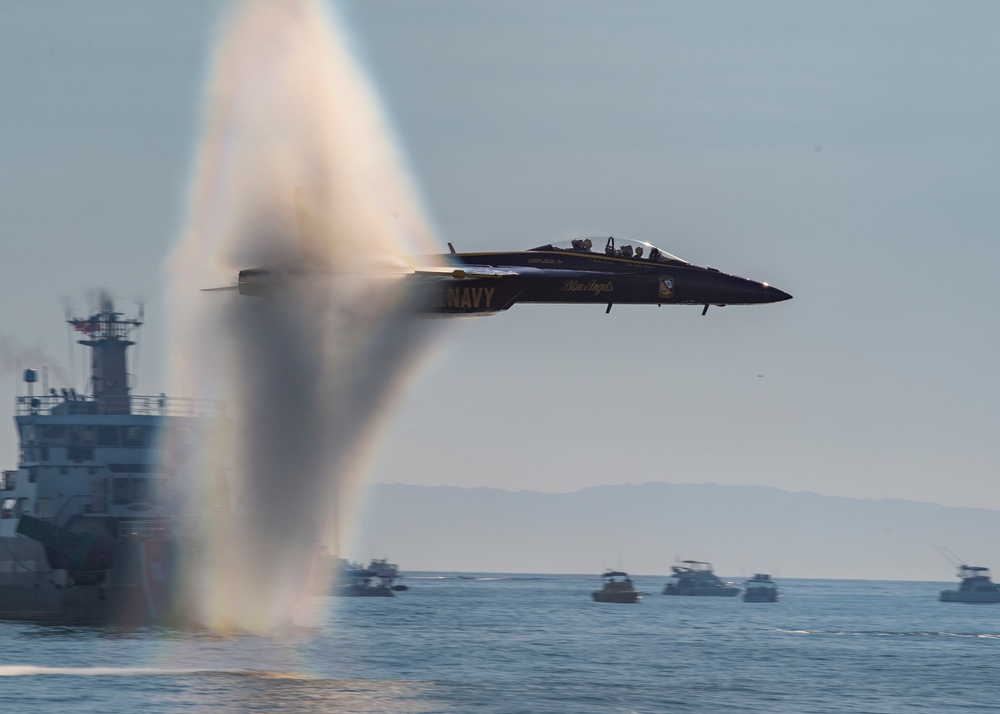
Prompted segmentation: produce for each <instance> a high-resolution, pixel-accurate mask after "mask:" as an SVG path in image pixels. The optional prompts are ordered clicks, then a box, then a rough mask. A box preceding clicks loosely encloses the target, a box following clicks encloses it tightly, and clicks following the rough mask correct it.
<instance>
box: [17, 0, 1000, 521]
mask: <svg viewBox="0 0 1000 714" xmlns="http://www.w3.org/2000/svg"><path fill="white" fill-rule="evenodd" d="M222 7H223V5H221V4H213V3H209V2H204V1H203V0H191V1H190V2H171V3H152V2H147V3H137V2H134V1H133V0H120V1H117V2H111V1H92V2H89V3H86V4H80V5H76V4H71V3H62V2H33V3H26V2H13V1H11V0H0V271H2V277H0V367H2V368H3V369H4V371H3V374H2V381H0V404H3V403H6V404H10V402H11V400H12V398H13V396H14V392H15V388H16V384H17V375H16V374H15V372H14V369H13V365H14V362H15V358H16V355H17V354H18V353H19V351H20V352H21V353H24V352H26V351H29V350H43V351H44V352H46V353H47V354H48V355H50V356H51V357H50V360H49V364H50V366H51V367H52V368H54V367H55V366H56V365H61V366H62V367H63V368H64V369H65V370H67V371H69V370H70V369H71V368H72V367H73V364H72V363H71V362H70V360H69V358H68V356H67V354H68V351H67V344H68V337H67V331H66V329H65V326H64V325H63V324H62V319H63V312H64V304H65V303H66V302H67V301H69V302H71V303H73V304H74V305H75V307H76V312H78V313H81V314H82V313H85V312H86V310H87V309H88V299H87V292H88V291H90V290H93V289H95V288H99V287H108V288H110V289H111V290H112V292H113V293H114V294H116V295H117V296H118V297H119V302H120V305H121V306H122V307H124V308H126V309H129V310H130V309H131V307H132V304H133V303H132V301H133V300H135V299H137V298H140V299H142V300H143V301H144V302H145V305H146V317H147V319H148V327H146V328H144V333H143V335H142V336H143V343H142V349H141V353H140V355H139V363H138V373H139V381H138V386H137V391H138V392H139V393H158V392H160V391H161V390H162V389H164V388H165V385H166V373H167V364H166V358H165V354H164V353H165V344H166V341H167V340H168V336H167V334H166V326H165V322H164V320H165V318H164V297H163V293H164V269H163V261H164V258H165V257H166V255H167V254H168V253H169V251H170V249H171V247H172V245H173V243H174V241H175V239H176V235H177V233H178V231H179V230H180V227H181V225H182V223H183V213H184V208H185V200H186V197H187V191H188V178H189V174H190V171H191V165H192V162H193V153H194V142H195V141H196V138H197V132H198V121H199V116H200V114H199V112H200V99H201V96H200V93H201V90H202V87H203V82H204V78H205V73H206V67H207V65H208V60H209V52H210V47H211V42H212V39H213V37H214V33H215V28H216V26H217V22H218V19H219V16H220V8H222ZM340 7H341V8H342V11H343V13H342V14H343V15H344V17H345V18H346V21H347V23H348V25H349V26H350V27H351V28H352V30H353V33H354V37H355V39H356V41H357V45H358V47H357V49H358V51H359V52H360V54H361V55H362V57H363V59H364V61H365V63H366V65H367V66H368V67H369V70H370V71H371V73H372V75H373V77H374V79H375V81H376V82H377V84H378V86H379V89H380V92H381V94H382V97H383V99H384V101H385V103H386V105H387V107H388V109H389V112H390V116H391V118H392V122H393V124H394V125H395V127H396V129H397V131H398V133H399V141H400V143H401V144H402V146H403V148H404V150H405V152H406V153H407V155H408V157H409V160H410V164H411V169H412V171H413V173H414V175H415V176H416V180H417V182H418V183H419V185H420V187H421V189H422V191H423V194H424V198H425V199H426V209H427V212H428V214H429V215H431V216H432V217H433V219H434V221H435V223H436V226H437V228H438V230H439V235H440V239H441V243H442V245H443V244H444V242H445V241H451V242H453V243H454V244H455V246H456V247H457V248H458V249H459V250H491V249H502V250H507V249H516V248H529V247H533V246H536V245H539V244H543V243H547V242H550V241H552V240H557V239H563V238H568V237H572V236H575V235H588V234H589V235H595V234H597V235H611V234H613V235H620V236H626V237H631V238H635V239H640V240H646V241H649V242H651V243H653V244H656V245H659V246H660V247H661V248H663V249H665V250H667V251H669V252H671V253H674V254H676V255H679V256H680V257H682V258H685V259H687V260H690V261H692V262H694V263H697V264H700V265H710V266H712V267H716V268H719V269H721V270H724V271H727V272H733V273H736V274H739V275H744V276H746V277H750V278H754V279H758V280H764V281H769V282H771V283H773V284H775V285H777V286H778V287H780V288H782V289H784V290H787V291H788V292H790V293H792V294H793V295H794V296H795V298H794V300H792V301H790V302H785V303H780V304H777V305H769V306H758V307H728V308H725V309H718V308H712V309H711V310H709V312H708V315H707V316H705V317H701V316H700V312H701V311H700V309H699V308H684V307H663V308H659V309H658V308H655V307H645V306H634V307H629V306H617V307H615V308H614V309H613V310H612V312H611V314H610V315H605V314H604V308H603V307H600V306H595V307H585V306H579V307H578V306H534V305H522V306H515V307H514V308H513V309H511V310H510V311H509V312H508V313H506V314H502V315H498V316H495V317H490V318H486V319H473V320H461V321H457V322H456V323H455V324H454V325H453V326H452V329H451V330H450V331H449V334H448V337H447V341H446V342H445V343H444V344H443V345H442V346H441V349H440V351H439V354H438V356H437V357H436V358H435V359H434V360H433V361H432V362H430V364H429V365H428V367H427V368H426V369H425V371H424V372H423V373H422V376H421V377H420V378H419V380H418V381H417V382H416V383H415V384H414V385H413V387H412V389H411V390H409V391H408V392H407V393H406V394H405V395H404V396H403V398H402V401H401V404H400V407H399V409H398V410H397V412H396V414H395V416H394V417H393V419H392V421H391V423H390V426H389V429H388V431H387V433H386V437H385V439H384V441H383V444H382V447H381V448H380V451H379V456H378V459H377V461H376V463H375V464H374V468H373V472H372V474H371V478H372V480H376V481H385V482H397V481H398V482H406V483H415V484H429V485H434V484H450V485H456V486H480V485H488V486H494V487H500V488H508V489H520V488H530V489H536V490H542V491H571V490H575V489H578V488H581V487H584V486H589V485H594V484H601V483H608V484H610V483H627V482H631V483H640V482H644V481H652V480H663V481H672V482H720V483H731V484H761V485H768V486H774V487H778V488H783V489H788V490H793V491H799V490H808V491H816V492H820V493H824V494H834V495H844V496H855V497H862V498H867V497H874V498H881V497H894V498H908V499H916V500H925V501H933V502H938V503H942V504H946V505H976V506H983V507H990V508H1000V488H998V486H997V485H996V479H997V476H998V474H1000V451H998V447H997V446H996V443H997V439H996V434H997V433H998V431H1000V379H998V378H997V376H996V359H997V354H998V352H1000V335H998V330H997V322H998V320H997V316H996V307H995V303H996V301H995V299H994V296H993V289H994V284H995V280H994V279H993V277H994V276H993V272H994V268H995V266H996V264H997V263H998V261H1000V239H998V235H997V228H998V226H1000V201H998V200H997V196H996V194H997V188H998V186H1000V141H998V139H997V135H996V127H997V126H1000V91H998V90H1000V60H998V56H997V53H996V50H995V28H996V27H997V26H1000V6H998V5H995V4H993V3H986V2H982V3H971V2H969V3H948V4H944V3H919V2H911V1H907V2H878V3H868V2H837V3H827V4H818V3H809V4H803V3H798V2H761V3H754V4H750V3H743V2H732V3H724V2H716V3H692V2H680V3H673V2H652V1H650V2H615V3H611V2H585V1H581V0H566V1H564V2H534V1H530V2H529V1H528V0H524V1H523V2H521V1H517V2H515V1H511V0H505V1H504V2H499V1H497V2H467V1H465V0H455V1H440V0H424V1H423V2H420V3H413V2H408V1H407V0H393V1H388V0H374V1H373V0H364V1H362V0H356V1H354V2H347V3H342V4H341V5H340ZM191 349H195V350H196V349H198V347H197V345H192V346H191ZM81 356H82V355H81V353H77V355H76V357H75V360H76V362H75V368H76V369H75V373H76V374H77V375H80V374H81V367H82V365H81V362H80V360H81ZM32 363H33V364H35V365H36V366H37V364H38V360H37V359H35V360H32ZM24 366H27V365H26V364H24V362H23V361H22V363H21V367H22V368H23V367H24ZM292 378H294V375H292ZM52 381H53V382H54V381H55V380H52ZM76 386H77V387H78V388H82V386H83V380H82V378H81V377H79V376H77V377H76ZM7 413H10V412H9V410H7ZM0 456H2V459H3V463H4V467H5V468H12V467H13V466H14V465H15V463H16V453H15V441H14V435H13V429H12V428H10V427H8V428H6V429H3V430H2V432H0Z"/></svg>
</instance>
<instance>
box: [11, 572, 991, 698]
mask: <svg viewBox="0 0 1000 714" xmlns="http://www.w3.org/2000/svg"><path fill="white" fill-rule="evenodd" d="M463 575H464V577H459V576H458V575H457V574H431V573H427V574H412V575H408V576H407V577H406V578H404V579H403V581H402V582H404V583H406V584H408V585H409V586H410V590H409V591H408V592H403V593H399V594H398V596H397V597H395V598H321V604H322V609H321V614H320V615H319V616H318V618H317V620H316V622H314V623H312V624H311V625H308V626H303V627H301V628H299V629H296V630H295V631H293V632H289V633H283V634H282V635H278V636H268V637H261V636H233V637H222V636H218V635H214V634H210V633H202V632H176V631H169V630H139V631H131V632H123V631H117V630H113V629H106V628H94V627H63V626H42V625H33V624H24V623H0V711H17V712H54V711H73V712H95V713H96V712H100V713H101V714H106V713H107V712H118V711H144V712H245V711H246V712H253V711H261V712H270V711H284V712H487V713H493V712H496V713H498V714H499V713H504V714H511V713H516V712H526V713H527V712H531V713H538V712H609V713H611V712H614V713H623V714H624V713H628V712H700V713H704V712H723V711H724V712H769V713H774V712H796V713H805V712H865V713H879V712H885V713H894V712H997V711H1000V605H992V606H991V605H979V606H973V605H960V604H949V603H940V602H937V601H936V597H937V592H938V591H939V590H941V589H943V588H944V587H950V585H948V584H946V583H917V582H872V581H845V580H780V581H779V582H780V585H781V587H782V590H783V592H784V598H783V600H782V601H781V602H779V603H776V604H750V603H744V602H743V601H742V600H741V599H739V598H732V599H730V598H684V597H665V596H663V595H661V594H660V591H661V589H662V586H663V584H664V582H665V581H666V577H665V576H659V577H656V576H648V577H643V576H637V577H636V578H635V581H636V585H637V587H639V588H640V589H642V590H645V591H647V592H648V594H647V595H646V596H645V597H644V598H643V600H642V602H641V603H639V604H635V605H615V604H603V603H594V602H592V601H591V600H590V591H591V590H593V589H595V588H596V587H597V586H598V585H599V583H598V578H597V577H595V576H572V575H552V576H544V575H524V576H512V575H489V574H474V578H475V579H468V578H469V577H470V575H472V574H463Z"/></svg>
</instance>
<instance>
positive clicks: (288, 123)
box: [165, 0, 435, 631]
mask: <svg viewBox="0 0 1000 714" xmlns="http://www.w3.org/2000/svg"><path fill="white" fill-rule="evenodd" d="M434 250H435V246H434V240H433V236H432V232H431V230H430V228H429V226H428V222H427V221H426V219H425V218H424V215H423V212H422V210H421V207H420V204H419V202H418V200H417V199H416V197H415V194H414V192H413V190H412V189H411V187H410V185H409V181H408V177H407V174H406V172H405V171H404V169H403V168H402V164H401V162H400V160H399V158H398V155H397V152H396V149H395V147H394V145H393V141H392V137H391V134H390V132H389V131H388V130H387V127H386V123H385V121H384V120H383V117H382V116H381V113H380V110H379V102H378V100H377V97H376V95H375V94H374V92H373V89H372V87H371V85H370V84H369V83H368V82H367V81H366V79H365V76H364V74H363V72H362V70H361V69H360V68H359V66H358V65H357V64H356V63H355V62H354V60H353V59H352V57H351V54H350V52H349V50H348V48H347V45H346V39H345V36H344V35H343V33H342V32H341V31H339V30H338V29H337V27H336V25H335V23H334V22H333V21H332V18H331V16H330V15H329V14H328V13H327V11H326V9H325V8H324V6H323V5H321V4H320V3H318V2H313V1H311V0H280V1H275V0H260V1H259V2H253V3H239V4H236V5H235V7H234V11H233V14H232V16H231V17H230V18H229V19H228V22H227V23H226V24H225V26H224V28H223V31H222V32H221V34H220V36H219V38H218V41H217V47H216V54H215V57H214V62H213V67H212V71H211V76H210V80H209V83H208V86H207V88H206V95H205V109H204V116H203V135H202V138H201V141H200V146H199V150H198V155H197V157H196V163H195V167H194V177H193V183H192V187H191V194H190V196H189V206H188V215H187V221H186V226H185V229H184V232H183V235H182V236H181V238H180V240H179V243H178V245H177V247H176V249H175V250H174V252H173V254H172V256H171V258H170V261H169V266H168V270H169V277H170V303H171V341H172V345H173V347H172V359H171V369H172V378H171V382H172V383H171V389H172V393H174V394H177V395H184V396H197V397H204V398H211V399H222V400H224V401H225V402H226V405H227V412H228V415H229V420H228V422H227V423H226V425H225V426H224V428H220V429H219V430H218V431H217V432H214V433H213V434H201V435H194V436H192V435H177V434H168V435H167V437H166V440H167V441H166V448H165V453H166V454H168V455H169V456H168V457H167V460H168V462H170V461H171V460H172V461H173V462H174V468H173V469H172V471H173V472H175V474H176V475H175V477H174V481H173V482H172V483H169V484H165V491H167V492H168V493H170V494H172V495H173V496H175V497H181V498H183V499H184V500H185V502H186V503H187V504H188V505H187V513H188V514H189V516H191V519H190V520H192V521H193V523H194V527H193V531H192V533H193V536H192V537H191V540H190V542H189V546H188V555H187V557H186V560H187V562H188V564H189V565H190V566H191V567H190V568H189V573H188V578H187V579H188V582H189V584H190V587H191V592H194V593H195V595H196V597H195V603H196V604H195V606H194V607H196V608H197V610H198V613H197V615H198V619H199V620H200V621H201V622H202V623H204V624H206V625H208V626H210V627H215V628H218V629H239V630H258V631H259V630H266V629H269V628H273V627H275V626H278V625H281V624H285V623H287V622H288V620H289V619H291V618H292V617H294V616H296V615H297V614H299V612H300V610H299V608H300V607H301V605H302V603H303V602H304V601H305V599H306V596H307V595H308V589H309V582H310V577H311V573H312V570H313V568H314V566H315V557H314V556H315V552H316V546H317V544H324V545H327V546H328V547H330V548H331V550H333V549H335V547H336V545H337V542H338V539H339V538H341V537H343V536H344V535H345V534H347V533H348V532H349V520H348V519H349V516H350V512H351V507H350V502H351V493H352V490H353V487H354V486H356V485H357V479H358V476H359V471H360V469H361V466H362V465H363V463H364V458H365V455H366V454H367V453H368V452H369V451H370V449H371V443H372V437H373V435H374V433H375V432H376V431H377V430H378V426H379V424H380V422H381V421H382V420H384V418H385V416H386V414H387V409H386V408H387V406H388V405H389V403H390V402H391V400H392V397H393V394H394V393H396V392H398V387H399V385H400V384H401V382H402V381H403V380H404V379H405V378H406V376H407V375H408V374H410V373H411V372H412V371H413V369H414V367H415V366H416V365H417V363H418V362H419V360H420V359H421V357H422V356H423V355H425V354H426V349H425V347H426V345H427V343H428V339H427V335H426V330H427V329H428V328H429V326H430V325H429V323H428V322H424V321H418V320H416V319H414V318H412V317H409V316H408V315H407V313H406V311H405V309H404V308H405V303H406V293H405V287H404V285H403V283H402V282H401V280H400V278H399V277H398V276H395V277H394V274H393V273H391V272H385V268H386V267H387V266H395V267H397V268H398V267H405V265H406V259H405V256H407V255H413V254H419V253H427V252H433V251H434ZM244 268H268V269H272V270H281V271H288V272H289V273H297V274H298V275H299V279H296V280H294V281H291V282H290V283H289V285H288V286H287V288H286V289H285V290H283V291H282V292H281V294H280V295H278V296H277V297H275V298H274V299H260V298H253V297H244V296H239V295H238V294H236V293H235V292H223V293H213V292H200V289H202V288H206V287H214V286H219V285H225V284H227V283H232V282H234V281H235V278H236V276H237V273H238V271H239V270H241V269H244ZM185 461H186V462H187V465H186V466H185V465H184V464H183V462H185ZM224 464H228V466H224ZM185 473H186V474H188V475H187V477H185V476H183V474H185Z"/></svg>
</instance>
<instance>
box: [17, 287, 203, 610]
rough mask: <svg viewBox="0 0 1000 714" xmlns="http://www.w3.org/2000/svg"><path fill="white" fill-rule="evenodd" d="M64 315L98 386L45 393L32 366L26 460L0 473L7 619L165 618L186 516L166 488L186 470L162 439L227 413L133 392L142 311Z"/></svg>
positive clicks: (23, 436) (105, 301) (20, 424)
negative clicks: (168, 454) (167, 454)
mask: <svg viewBox="0 0 1000 714" xmlns="http://www.w3.org/2000/svg"><path fill="white" fill-rule="evenodd" d="M68 322H69V324H70V326H71V327H72V328H73V329H74V330H75V331H77V332H80V333H82V336H83V338H82V339H80V340H79V341H78V342H79V344H81V345H84V346H85V347H87V348H89V350H90V384H89V385H88V391H89V392H90V393H89V394H78V393H77V392H76V391H75V390H74V389H66V388H60V389H48V387H47V385H43V387H42V389H40V390H39V386H40V385H39V384H38V373H37V372H36V371H35V370H34V369H27V370H25V371H24V374H23V378H24V382H25V387H26V391H27V395H22V396H18V397H17V400H16V408H15V423H16V427H17V432H18V438H19V459H18V466H17V469H16V470H11V471H4V472H3V478H2V479H0V508H2V511H0V618H7V619H10V618H17V619H34V620H69V621H99V622H122V623H139V622H160V621H164V620H166V619H167V618H169V617H171V615H172V611H173V610H174V609H175V608H176V607H177V602H176V601H175V600H174V599H173V598H172V595H173V593H174V592H175V591H176V586H177V582H176V572H177V569H176V568H175V561H176V559H175V555H176V551H177V546H178V531H179V524H180V519H179V518H178V517H177V516H178V514H177V513H176V507H175V505H174V503H173V502H172V501H171V500H170V499H168V498H167V496H166V495H165V494H166V491H165V490H164V489H161V488H158V486H162V485H164V484H169V483H170V481H171V479H172V478H175V477H177V475H178V474H177V473H176V469H177V466H176V463H171V464H165V463H164V459H162V458H160V454H161V453H162V452H163V446H162V444H161V437H162V436H163V435H164V434H165V433H166V427H167V426H168V425H170V426H172V427H177V428H176V429H171V430H170V432H171V434H172V435H173V434H181V435H184V434H187V435H188V437H189V442H190V437H191V435H193V434H194V433H195V432H196V431H197V430H200V429H203V428H209V427H211V426H213V425H215V424H217V423H218V421H219V420H220V418H221V417H222V409H221V407H220V405H219V404H218V403H216V402H209V401H206V400H191V399H177V398H170V397H167V396H166V395H165V394H160V395H158V396H138V395H135V394H133V393H132V391H131V389H130V384H129V373H128V368H127V351H128V348H129V347H131V346H132V345H134V344H135V342H134V341H133V339H132V336H133V332H134V331H135V330H136V329H137V328H139V327H140V326H141V325H142V315H141V313H140V314H139V315H138V316H137V317H132V318H129V317H126V316H125V315H124V314H123V313H120V312H116V311H115V309H114V305H113V303H112V301H111V299H110V298H107V297H105V298H102V302H101V305H100V309H99V310H98V311H97V312H96V313H93V314H91V315H90V316H89V317H85V318H74V319H70V320H68ZM172 441H174V442H176V441H178V439H173V438H172ZM180 441H181V442H182V443H179V444H177V443H174V444H172V446H173V447H175V448H180V449H183V448H184V445H185V444H184V443H183V441H184V440H183V439H180Z"/></svg>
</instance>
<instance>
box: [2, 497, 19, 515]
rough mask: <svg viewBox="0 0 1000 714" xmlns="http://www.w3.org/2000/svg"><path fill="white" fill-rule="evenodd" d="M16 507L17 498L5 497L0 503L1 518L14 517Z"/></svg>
mask: <svg viewBox="0 0 1000 714" xmlns="http://www.w3.org/2000/svg"><path fill="white" fill-rule="evenodd" d="M15 508H17V499H16V498H5V499H4V500H3V503H2V504H0V518H13V517H14V509H15Z"/></svg>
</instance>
